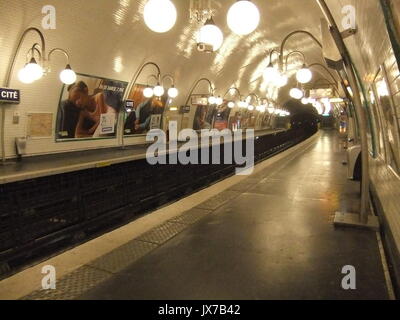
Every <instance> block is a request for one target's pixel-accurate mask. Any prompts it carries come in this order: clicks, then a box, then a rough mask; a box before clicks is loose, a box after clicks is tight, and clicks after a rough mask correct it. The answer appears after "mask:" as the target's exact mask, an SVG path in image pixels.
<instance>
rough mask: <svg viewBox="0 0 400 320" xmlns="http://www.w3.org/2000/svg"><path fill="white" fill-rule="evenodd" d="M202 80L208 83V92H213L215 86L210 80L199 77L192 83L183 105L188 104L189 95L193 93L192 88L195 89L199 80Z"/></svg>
mask: <svg viewBox="0 0 400 320" xmlns="http://www.w3.org/2000/svg"><path fill="white" fill-rule="evenodd" d="M203 81H205V82H207V83H208V85H209V92H210V94H214V91H215V88H214V86H213V84H212V82H211V81H210V80H208V79H207V78H201V79H199V80H197V81H196V82H195V83H194V85H193V86H192V89H191V90H190V92H189V94H188V97H187V99H186V102H185V106H187V105H188V103H189V100H190V97H191V96H192V95H193V92H194V90H195V89H196V88H197V86H198V85H199V84H200V83H201V82H203Z"/></svg>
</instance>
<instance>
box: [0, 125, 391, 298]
mask: <svg viewBox="0 0 400 320" xmlns="http://www.w3.org/2000/svg"><path fill="white" fill-rule="evenodd" d="M344 155H345V154H344V149H343V145H342V143H341V139H340V138H339V136H338V134H337V133H336V132H335V131H321V132H320V133H318V134H317V135H315V136H313V137H312V138H310V139H308V140H307V141H305V142H303V143H301V144H299V145H297V146H295V147H293V148H291V149H290V150H286V151H285V152H283V153H282V154H279V155H277V156H275V157H273V158H271V159H268V160H266V161H264V162H262V163H260V164H258V165H257V167H256V169H255V172H254V174H253V175H252V176H250V177H238V176H235V177H231V178H228V179H226V180H224V181H221V182H219V183H217V184H215V185H213V186H211V187H209V188H207V189H204V190H202V191H200V192H198V193H196V194H193V195H191V196H189V197H187V198H185V199H182V200H180V201H178V202H176V203H173V204H171V205H168V206H166V207H164V208H161V209H159V210H157V211H155V212H153V213H150V214H148V215H146V216H145V217H142V218H141V219H138V220H136V221H134V222H132V223H131V224H129V225H127V226H124V227H122V228H120V229H118V230H115V231H113V232H111V233H109V234H106V235H104V236H102V237H100V238H97V239H95V240H92V241H90V242H88V243H86V244H83V245H81V246H80V247H77V248H75V249H73V250H70V251H68V252H65V253H63V254H61V255H59V256H57V257H55V258H52V259H50V260H49V261H46V262H44V263H42V264H40V265H38V266H35V267H32V268H30V269H27V270H25V271H23V272H20V273H19V274H16V275H14V276H12V277H10V278H8V279H6V280H3V281H1V282H0V298H2V299H29V300H30V299H38V300H40V299H89V300H92V299H96V300H97V299H100V300H103V299H106V300H108V299H138V300H142V299H156V300H175V299H180V300H187V299H189V300H198V299H202V300H203V299H204V300H212V299H223V300H248V299H250V300H264V299H345V300H346V299H391V298H393V294H392V289H391V285H390V280H388V279H389V278H388V275H387V267H386V265H385V258H384V255H383V250H382V249H381V245H380V241H379V236H378V235H377V234H376V233H375V232H372V231H367V230H362V229H353V228H335V227H334V225H333V217H334V213H335V212H336V211H350V212H356V211H357V210H358V208H359V201H360V199H359V184H358V183H357V182H354V181H348V180H347V179H346V167H345V166H343V165H342V160H343V159H344ZM45 265H53V266H54V267H55V268H56V270H57V289H56V290H47V291H44V290H41V289H39V288H40V286H41V279H42V277H43V275H42V274H41V268H42V267H43V266H45ZM347 265H351V266H354V267H355V269H356V284H357V287H356V290H344V289H343V288H342V279H343V278H344V277H345V274H342V268H343V267H344V266H347Z"/></svg>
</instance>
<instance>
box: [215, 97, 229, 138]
mask: <svg viewBox="0 0 400 320" xmlns="http://www.w3.org/2000/svg"><path fill="white" fill-rule="evenodd" d="M230 113H231V109H230V108H229V107H228V103H227V102H225V103H224V104H222V105H221V106H219V107H218V108H217V110H216V113H215V119H214V129H217V130H220V131H222V130H225V129H228V126H229V115H230Z"/></svg>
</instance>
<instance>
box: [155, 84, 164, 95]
mask: <svg viewBox="0 0 400 320" xmlns="http://www.w3.org/2000/svg"><path fill="white" fill-rule="evenodd" d="M153 90H154V95H155V96H156V97H162V96H163V95H164V93H165V90H164V87H162V86H160V85H159V84H158V85H156V86H155V87H154V89H153Z"/></svg>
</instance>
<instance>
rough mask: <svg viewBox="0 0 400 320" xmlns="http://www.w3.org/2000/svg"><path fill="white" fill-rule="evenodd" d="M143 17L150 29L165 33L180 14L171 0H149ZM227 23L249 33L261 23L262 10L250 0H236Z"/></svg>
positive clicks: (231, 27) (240, 32)
mask: <svg viewBox="0 0 400 320" xmlns="http://www.w3.org/2000/svg"><path fill="white" fill-rule="evenodd" d="M143 17H144V21H145V23H146V25H147V26H148V27H149V29H150V30H152V31H154V32H157V33H165V32H168V31H169V30H171V29H172V28H173V27H174V25H175V23H176V20H177V17H178V14H177V10H176V7H175V5H174V3H173V2H172V1H171V0H148V1H147V3H146V5H145V7H144V12H143ZM227 23H228V27H229V28H230V29H231V30H232V32H234V33H235V34H237V35H241V36H243V35H248V34H250V33H252V32H253V31H254V30H256V28H257V27H258V25H259V23H260V11H259V9H258V8H257V6H256V5H255V4H254V3H252V2H251V1H250V0H239V1H236V2H235V3H234V4H233V5H232V6H231V7H230V9H229V11H228V14H227ZM208 29H210V33H211V34H213V33H214V32H215V28H214V30H211V28H208ZM218 30H219V28H218ZM219 31H220V30H219ZM217 33H218V32H217ZM218 40H219V38H218Z"/></svg>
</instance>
